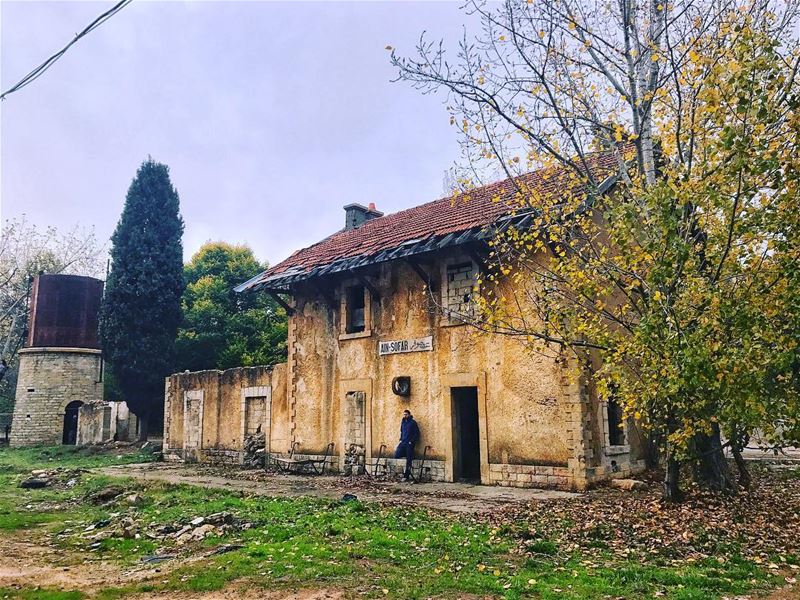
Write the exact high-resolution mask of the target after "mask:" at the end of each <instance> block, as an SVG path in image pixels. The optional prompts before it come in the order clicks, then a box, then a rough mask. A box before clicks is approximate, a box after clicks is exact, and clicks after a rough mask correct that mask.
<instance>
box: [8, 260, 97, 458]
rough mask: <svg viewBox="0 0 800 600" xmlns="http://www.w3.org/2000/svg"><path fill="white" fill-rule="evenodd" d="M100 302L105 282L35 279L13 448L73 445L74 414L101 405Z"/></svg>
mask: <svg viewBox="0 0 800 600" xmlns="http://www.w3.org/2000/svg"><path fill="white" fill-rule="evenodd" d="M102 297H103V282H102V281H100V280H99V279H94V278H92V277H80V276H77V275H39V276H38V277H37V278H36V279H35V280H34V282H33V288H32V291H31V299H30V317H29V321H28V337H27V340H26V342H25V347H24V348H23V349H22V350H20V352H19V376H18V378H17V392H16V400H15V404H14V420H13V422H12V425H11V440H10V443H11V445H12V446H32V445H37V444H51V445H52V444H74V443H75V441H76V438H77V432H78V409H79V408H80V407H81V406H82V405H83V404H85V403H88V402H96V401H102V399H103V383H102V361H101V350H100V341H99V339H98V334H97V325H98V319H99V316H100V301H101V299H102Z"/></svg>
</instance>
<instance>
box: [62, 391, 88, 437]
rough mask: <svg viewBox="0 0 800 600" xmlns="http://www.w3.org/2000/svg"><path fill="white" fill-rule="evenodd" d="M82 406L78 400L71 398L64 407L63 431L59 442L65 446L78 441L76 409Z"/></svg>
mask: <svg viewBox="0 0 800 600" xmlns="http://www.w3.org/2000/svg"><path fill="white" fill-rule="evenodd" d="M81 406H83V402H81V401H80V400H73V401H72V402H70V403H69V404H67V407H66V408H65V409H64V432H63V434H62V435H61V443H62V444H64V445H67V446H74V445H75V444H76V442H77V441H78V410H79V409H80V407H81Z"/></svg>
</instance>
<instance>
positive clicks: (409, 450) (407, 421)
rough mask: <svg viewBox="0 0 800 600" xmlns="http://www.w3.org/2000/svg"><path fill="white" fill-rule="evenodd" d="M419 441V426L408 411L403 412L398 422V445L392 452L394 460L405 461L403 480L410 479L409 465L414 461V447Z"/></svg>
mask: <svg viewBox="0 0 800 600" xmlns="http://www.w3.org/2000/svg"><path fill="white" fill-rule="evenodd" d="M418 441H419V425H417V422H416V421H415V420H414V417H413V416H412V415H411V411H410V410H404V411H403V420H402V421H401V422H400V443H399V444H398V445H397V450H395V452H394V457H395V458H403V457H405V459H406V471H405V473H404V474H403V480H405V481H408V480H409V479H411V465H412V463H413V461H414V446H415V445H416V443H417V442H418Z"/></svg>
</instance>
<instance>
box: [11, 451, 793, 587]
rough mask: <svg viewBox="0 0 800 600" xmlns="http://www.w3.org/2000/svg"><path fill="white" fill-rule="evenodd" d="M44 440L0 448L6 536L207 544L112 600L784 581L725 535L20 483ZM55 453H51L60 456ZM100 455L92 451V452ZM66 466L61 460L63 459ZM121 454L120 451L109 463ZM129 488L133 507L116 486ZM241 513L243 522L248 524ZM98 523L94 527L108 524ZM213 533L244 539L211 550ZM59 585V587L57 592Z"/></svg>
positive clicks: (134, 547)
mask: <svg viewBox="0 0 800 600" xmlns="http://www.w3.org/2000/svg"><path fill="white" fill-rule="evenodd" d="M43 451H44V449H27V450H23V451H19V450H14V451H8V450H5V451H2V452H0V464H2V461H4V460H7V461H8V462H7V463H5V464H7V465H9V467H8V468H6V469H2V468H0V543H1V542H2V536H4V535H12V534H13V531H14V530H17V531H19V530H22V529H23V528H24V529H26V535H28V533H27V532H28V531H30V532H31V535H43V536H46V538H47V540H48V541H49V542H50V543H53V542H55V543H56V544H60V545H61V546H62V547H63V549H64V554H65V556H67V557H68V556H77V557H83V556H85V555H86V553H87V552H91V553H92V555H93V556H96V557H99V558H101V559H102V560H104V561H108V562H114V563H116V564H119V565H120V566H127V565H131V564H133V563H138V562H140V561H141V559H142V557H144V556H146V555H151V554H154V553H156V551H164V552H168V553H173V554H178V555H180V556H182V557H187V556H197V555H198V554H200V553H206V554H208V556H207V557H206V558H204V559H202V560H200V561H193V562H190V563H186V564H183V565H181V566H178V567H177V568H174V569H172V568H171V567H170V568H165V570H164V572H163V574H162V575H160V576H159V577H157V578H155V579H153V580H152V581H148V582H147V583H145V584H131V585H127V586H122V587H116V588H109V589H104V590H97V592H96V594H95V595H94V597H97V598H102V599H106V600H110V599H112V598H123V597H125V596H127V595H129V594H133V593H140V594H148V593H155V592H160V591H164V592H170V591H174V592H178V591H184V592H196V593H200V592H204V591H211V590H219V589H222V588H224V587H225V586H227V585H229V584H231V583H232V582H236V581H237V580H246V581H247V586H248V587H257V588H259V587H260V588H264V589H269V590H274V589H277V588H281V587H327V588H344V589H348V590H354V591H357V592H358V594H359V595H363V596H364V597H367V598H384V597H387V596H388V597H390V598H403V599H410V600H413V599H421V598H429V597H436V598H459V597H463V596H464V595H476V596H490V597H497V598H507V599H511V600H513V599H517V598H531V597H535V598H542V599H545V600H546V599H556V598H558V599H559V600H563V599H565V598H566V599H575V600H578V599H588V600H601V599H605V598H609V597H612V598H616V597H624V598H627V599H635V598H652V597H654V595H655V594H657V593H658V594H659V595H662V596H663V597H665V598H668V599H672V600H695V599H697V600H700V599H702V600H713V599H718V598H721V597H722V596H725V595H728V596H730V595H741V594H745V593H752V592H753V591H754V590H760V589H768V588H769V587H770V586H774V585H776V584H777V583H778V582H779V580H778V579H777V578H776V577H774V576H770V575H768V574H767V572H766V571H765V570H764V569H763V568H761V567H759V566H758V565H755V564H754V563H752V562H749V561H746V560H744V559H741V558H739V557H738V554H737V549H736V548H735V547H731V548H729V550H730V554H726V555H725V557H726V558H725V560H723V561H721V562H720V561H717V560H707V561H698V562H691V561H684V562H680V563H677V562H676V563H675V564H673V563H672V562H670V560H669V557H667V556H664V557H659V556H657V555H656V556H651V555H647V556H634V555H631V556H628V557H626V558H624V559H622V558H619V557H617V556H614V555H613V554H611V552H610V551H609V550H608V549H606V548H605V547H604V546H603V544H602V542H604V540H605V538H606V537H607V535H608V532H607V531H604V530H603V529H602V528H598V529H597V531H596V532H594V533H595V535H594V537H593V539H596V540H597V541H598V547H597V548H591V549H587V550H584V551H578V550H569V549H567V548H565V547H560V546H559V545H558V544H556V543H554V542H553V541H551V540H548V539H546V538H545V537H542V536H536V537H533V536H531V535H530V533H529V529H528V528H527V527H524V526H521V525H520V524H518V523H515V522H510V523H508V524H506V525H505V526H502V527H500V528H498V529H493V528H492V526H491V525H490V524H488V523H486V522H483V521H482V520H480V519H475V518H471V517H468V516H460V515H454V514H450V513H444V512H432V511H428V510H423V509H416V508H407V507H386V506H381V505H379V504H374V503H362V502H358V501H355V502H342V501H332V500H325V499H320V498H291V499H289V498H268V497H263V496H254V495H248V494H244V493H240V492H235V491H228V490H216V489H206V488H200V487H191V486H183V485H168V484H164V483H158V482H147V483H142V482H136V481H132V480H128V479H120V478H109V477H103V476H100V475H97V474H89V473H84V474H82V475H81V476H80V478H79V479H78V480H77V482H76V483H75V485H73V486H72V487H69V488H59V489H53V488H45V489H41V490H21V489H19V488H18V487H17V484H18V482H19V480H20V479H21V478H22V477H23V473H24V472H25V471H27V470H28V469H32V468H39V467H40V466H41V461H43V460H44V461H45V463H47V464H49V465H52V464H53V463H52V462H51V461H50V458H52V457H53V455H52V454H51V453H50V451H49V450H48V451H47V452H48V453H47V454H42V452H43ZM60 456H62V458H63V460H64V462H66V463H68V464H73V465H74V464H75V463H80V464H82V465H85V464H86V463H85V462H84V461H89V460H94V459H97V457H93V456H83V455H81V454H80V453H77V452H73V453H69V452H68V453H67V454H64V455H60ZM60 460H61V459H59V461H60ZM98 460H99V459H98ZM57 464H59V466H61V465H62V464H63V463H60V462H59V463H57ZM112 464H116V463H112ZM110 484H113V485H115V486H121V487H122V488H124V489H125V490H126V492H125V494H123V496H122V497H121V498H120V499H119V500H118V501H115V502H113V503H112V504H110V505H108V506H95V505H93V504H91V503H89V502H87V501H86V498H87V497H89V496H91V494H92V493H94V492H96V491H97V490H99V489H101V488H103V487H105V486H108V485H110ZM132 492H136V493H137V494H138V495H139V496H141V501H140V502H137V503H136V506H129V505H127V504H126V503H125V499H124V496H125V495H126V494H128V493H132ZM223 511H225V512H229V513H231V514H232V515H233V516H234V517H235V519H236V522H237V523H238V524H239V525H240V527H237V528H235V529H234V530H233V531H231V532H229V533H227V534H224V535H221V536H212V537H209V538H206V539H204V540H202V541H197V542H190V543H189V544H187V545H185V546H180V545H178V544H177V542H176V541H175V540H174V539H171V538H167V539H159V540H152V539H150V538H149V537H147V535H146V534H145V533H143V534H142V535H140V537H139V539H131V538H122V537H121V536H115V537H111V538H108V539H103V540H101V541H99V542H97V543H96V545H95V546H94V547H92V546H91V544H92V542H91V540H89V539H88V538H87V535H86V533H85V529H86V527H87V526H89V525H90V524H92V523H96V522H98V521H100V520H105V519H110V520H111V523H110V524H109V525H108V527H113V526H114V524H115V523H116V522H118V520H119V519H122V518H130V519H133V520H134V521H135V522H136V524H137V527H138V528H139V530H140V531H142V532H146V531H155V530H157V529H158V528H159V527H160V526H162V525H166V524H178V523H186V522H188V521H189V520H190V519H192V518H193V517H195V516H208V515H210V514H212V513H218V512H223ZM242 524H249V527H247V528H242V527H241V525H242ZM102 529H103V528H102V527H99V528H97V530H96V531H102ZM221 544H236V545H238V546H241V547H240V548H238V549H235V550H233V551H229V552H226V553H222V554H211V552H212V551H213V549H214V548H215V547H217V546H219V545H221ZM6 594H7V595H8V596H9V597H11V598H65V599H66V598H70V599H71V598H80V597H81V595H80V594H78V593H77V592H68V591H64V592H59V591H55V590H33V589H25V590H9V591H8V592H6V591H5V590H0V597H2V596H3V595H6ZM59 594H60V595H59Z"/></svg>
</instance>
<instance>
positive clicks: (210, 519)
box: [205, 512, 233, 525]
mask: <svg viewBox="0 0 800 600" xmlns="http://www.w3.org/2000/svg"><path fill="white" fill-rule="evenodd" d="M205 522H206V523H211V524H212V525H230V524H231V523H233V515H232V514H231V513H229V512H218V513H214V514H211V515H208V516H207V517H206V518H205Z"/></svg>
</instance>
